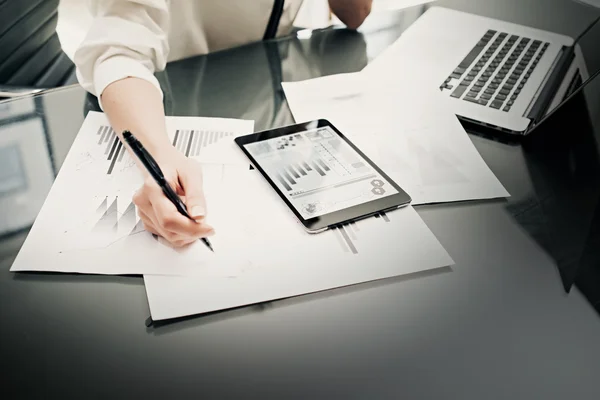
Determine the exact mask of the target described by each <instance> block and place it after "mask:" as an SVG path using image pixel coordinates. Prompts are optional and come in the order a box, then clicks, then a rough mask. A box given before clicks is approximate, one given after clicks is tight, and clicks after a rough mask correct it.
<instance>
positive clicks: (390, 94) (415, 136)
mask: <svg viewBox="0 0 600 400" xmlns="http://www.w3.org/2000/svg"><path fill="white" fill-rule="evenodd" d="M283 87H284V90H285V94H286V98H287V101H288V104H289V106H290V109H291V110H292V113H293V115H294V118H295V120H296V121H297V122H303V121H309V120H313V119H319V118H325V119H328V120H329V121H330V122H331V123H333V124H334V125H335V126H336V127H337V128H338V129H339V130H340V131H341V132H342V133H343V134H345V135H346V136H348V138H349V139H350V140H351V141H352V142H353V143H354V144H356V145H357V146H358V147H359V148H360V149H361V150H362V151H363V152H364V153H365V154H366V155H367V156H368V157H369V158H371V160H372V161H374V162H375V163H376V164H377V165H378V166H379V167H381V168H382V169H383V171H384V172H385V173H387V174H388V175H389V176H390V177H391V178H392V179H393V180H394V181H396V182H397V183H398V184H399V185H400V186H401V187H402V188H403V189H404V190H406V191H407V192H408V194H409V195H410V196H411V197H412V199H413V204H425V203H437V202H448V201H461V200H473V199H488V198H497V197H506V196H508V193H507V192H506V190H505V189H504V188H503V186H502V185H501V184H500V182H499V181H498V179H497V178H496V177H495V176H494V174H493V173H492V172H491V171H490V169H489V168H488V166H487V165H486V164H485V162H484V161H483V159H482V158H481V156H480V155H479V153H478V152H477V150H476V149H475V147H474V146H473V144H472V143H471V141H470V139H469V137H468V135H467V134H466V133H465V131H464V129H463V128H462V126H461V124H460V122H459V121H458V119H457V118H456V117H455V116H454V115H453V114H452V113H451V112H450V111H448V110H446V109H444V108H443V106H442V103H441V102H440V101H439V100H438V99H437V96H435V93H427V91H424V90H423V89H421V88H419V87H418V86H414V85H413V86H411V85H410V84H407V85H403V86H399V85H397V84H393V83H390V82H373V81H369V80H367V79H366V78H365V75H364V74H363V73H356V74H343V75H333V76H328V77H323V78H317V79H311V80H307V81H303V82H294V83H283Z"/></svg>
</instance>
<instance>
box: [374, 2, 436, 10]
mask: <svg viewBox="0 0 600 400" xmlns="http://www.w3.org/2000/svg"><path fill="white" fill-rule="evenodd" d="M433 2H435V0H374V1H373V5H372V6H371V12H376V11H387V10H402V9H404V8H409V7H414V6H418V5H419V4H427V3H433Z"/></svg>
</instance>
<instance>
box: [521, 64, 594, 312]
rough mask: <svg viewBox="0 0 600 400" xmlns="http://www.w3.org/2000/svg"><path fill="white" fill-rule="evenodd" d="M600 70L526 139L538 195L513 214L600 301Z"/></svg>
mask: <svg viewBox="0 0 600 400" xmlns="http://www.w3.org/2000/svg"><path fill="white" fill-rule="evenodd" d="M599 105H600V75H599V74H598V73H596V74H595V76H594V77H593V79H591V80H590V81H589V82H587V83H586V84H585V86H583V87H582V88H581V90H579V91H578V92H576V93H574V94H573V95H572V96H570V97H569V98H568V99H567V100H566V101H565V102H564V103H563V104H562V105H561V106H560V107H559V108H557V109H555V110H554V112H553V113H551V114H550V115H549V116H548V117H547V118H546V119H545V120H544V121H543V122H542V123H540V124H539V125H538V126H537V127H536V129H535V130H534V131H532V133H531V135H530V137H529V138H528V140H527V141H526V142H524V143H523V149H524V151H525V154H526V163H527V168H528V170H529V173H530V176H531V181H532V183H533V186H534V188H535V193H536V198H535V199H529V200H530V201H527V203H528V204H521V206H522V207H519V206H518V204H513V205H512V206H511V211H512V212H513V216H514V217H515V219H516V220H517V221H518V222H519V223H520V224H521V225H522V226H523V227H524V228H525V229H526V230H527V231H528V233H529V234H531V235H532V236H533V237H534V238H535V239H536V240H537V241H538V243H539V244H540V245H541V246H542V247H544V248H545V249H546V251H547V252H548V253H549V254H550V255H551V256H552V258H553V259H554V260H555V262H556V264H557V266H558V268H559V271H560V275H561V278H562V281H563V286H564V288H565V290H566V291H567V292H568V291H569V290H570V289H571V287H572V285H573V284H576V285H577V286H578V287H579V289H580V290H581V291H582V292H583V293H584V294H585V295H586V297H587V298H588V300H589V301H590V302H591V303H592V304H594V305H595V307H596V308H598V307H599V306H600V127H599V126H598V122H600V118H599V117H600V115H599V114H600V108H599V107H598V106H599Z"/></svg>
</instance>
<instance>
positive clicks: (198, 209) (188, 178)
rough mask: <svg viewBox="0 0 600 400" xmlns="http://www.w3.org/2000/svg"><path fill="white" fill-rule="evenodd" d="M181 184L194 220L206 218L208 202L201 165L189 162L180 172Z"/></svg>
mask: <svg viewBox="0 0 600 400" xmlns="http://www.w3.org/2000/svg"><path fill="white" fill-rule="evenodd" d="M178 173H179V183H180V184H181V186H182V189H183V192H184V193H185V197H186V203H185V204H186V206H187V209H188V212H189V214H190V216H191V217H192V218H194V219H195V220H196V221H198V220H201V219H203V218H204V217H205V216H206V200H205V198H204V191H203V188H202V168H201V167H200V164H199V163H197V162H195V161H193V160H188V162H187V163H186V166H185V168H183V169H181V170H180V171H178Z"/></svg>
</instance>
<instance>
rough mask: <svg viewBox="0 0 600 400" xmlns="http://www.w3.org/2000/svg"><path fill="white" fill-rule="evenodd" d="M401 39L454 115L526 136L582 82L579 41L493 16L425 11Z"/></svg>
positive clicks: (584, 77) (437, 9) (597, 27)
mask: <svg viewBox="0 0 600 400" xmlns="http://www.w3.org/2000/svg"><path fill="white" fill-rule="evenodd" d="M592 27H593V29H595V30H596V31H598V32H596V34H600V24H598V23H597V21H596V23H594V24H592V26H591V27H590V28H588V29H587V30H586V32H584V34H582V35H580V36H579V38H581V37H583V36H584V35H585V34H587V32H588V31H589V30H590V29H592ZM409 31H410V32H409ZM403 36H407V39H408V38H410V39H409V40H411V41H412V44H413V45H415V46H416V45H418V47H419V51H418V53H417V59H416V60H415V62H416V63H417V64H418V63H419V61H422V62H423V64H422V65H423V66H425V65H427V71H428V73H433V76H434V77H435V79H439V81H438V82H436V85H439V89H440V91H441V92H442V94H443V95H444V96H446V97H447V98H448V103H449V104H450V105H449V107H450V108H451V109H452V110H453V111H454V112H455V114H456V115H457V116H459V118H461V119H462V120H464V121H467V122H470V123H475V124H478V125H483V126H485V127H486V128H492V129H493V130H496V131H502V132H504V133H509V134H513V135H527V134H528V133H529V131H530V130H531V128H532V127H533V126H535V124H536V121H539V120H541V119H542V118H543V117H544V115H546V113H548V112H549V111H550V110H551V109H552V108H553V107H555V106H556V105H558V104H560V103H561V102H562V100H564V99H565V97H566V96H568V95H569V94H570V93H571V92H572V91H573V90H574V89H576V87H577V86H578V85H580V84H581V83H582V82H583V81H586V80H587V79H588V78H589V74H588V71H587V68H586V65H585V61H584V58H583V54H582V51H581V47H580V46H579V44H578V40H579V38H577V39H573V38H571V37H568V36H564V35H559V34H556V33H552V32H548V31H543V30H539V29H534V28H529V27H526V26H521V25H517V24H513V23H509V22H504V21H500V20H497V19H491V18H486V17H481V16H477V15H473V14H469V13H465V12H460V11H455V10H451V9H447V8H442V7H432V8H430V9H429V10H427V11H426V12H425V13H424V14H423V15H422V16H421V17H420V18H419V19H418V20H417V21H416V22H415V23H414V24H413V25H412V26H411V27H410V28H409V29H408V30H407V31H406V32H405V34H404V35H403ZM419 57H420V58H422V59H421V60H419V59H418V58H419Z"/></svg>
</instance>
